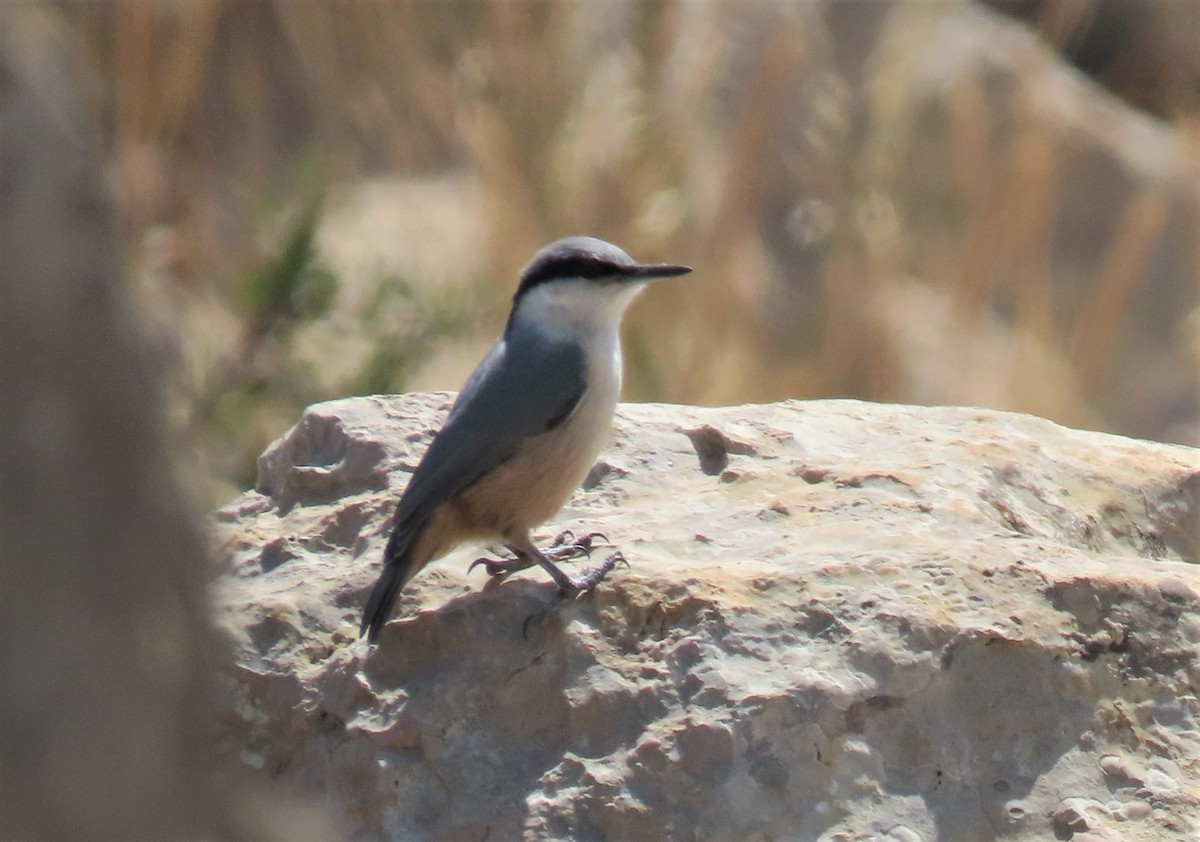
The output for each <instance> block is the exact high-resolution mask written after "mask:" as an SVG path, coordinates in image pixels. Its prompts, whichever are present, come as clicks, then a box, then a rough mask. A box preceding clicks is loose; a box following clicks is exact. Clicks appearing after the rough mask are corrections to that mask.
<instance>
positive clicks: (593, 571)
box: [558, 550, 629, 599]
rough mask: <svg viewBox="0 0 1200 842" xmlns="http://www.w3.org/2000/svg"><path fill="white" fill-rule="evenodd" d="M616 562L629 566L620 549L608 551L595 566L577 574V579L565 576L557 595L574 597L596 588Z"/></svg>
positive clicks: (566, 597) (568, 597)
mask: <svg viewBox="0 0 1200 842" xmlns="http://www.w3.org/2000/svg"><path fill="white" fill-rule="evenodd" d="M618 564H624V565H625V566H626V567H628V566H629V561H628V560H627V559H626V558H625V554H624V553H622V552H621V551H620V550H617V551H616V552H614V553H609V555H608V557H607V558H605V559H604V561H602V562H601V563H600V564H597V565H596V566H595V567H589V568H587V569H586V570H584V571H583V572H582V573H581V574H579V578H578V579H571V578H567V579H566V582H565V583H564V584H563V585H561V586H560V587H559V589H558V593H559V596H561V597H563V598H564V599H574V598H575V597H577V596H579V595H580V594H583V593H588V592H589V591H592V590H594V589H595V588H596V586H597V585H599V584H600V583H601V582H603V581H604V577H606V576H607V575H608V574H609V573H611V572H612V571H613V568H615V567H616V566H617V565H618Z"/></svg>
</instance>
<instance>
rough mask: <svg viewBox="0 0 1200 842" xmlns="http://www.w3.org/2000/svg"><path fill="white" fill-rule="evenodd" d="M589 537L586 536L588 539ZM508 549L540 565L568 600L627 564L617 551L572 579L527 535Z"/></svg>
mask: <svg viewBox="0 0 1200 842" xmlns="http://www.w3.org/2000/svg"><path fill="white" fill-rule="evenodd" d="M591 537H592V536H588V538H591ZM601 537H603V536H601ZM589 546H590V541H589ZM509 549H511V550H512V551H513V552H514V553H516V554H517V555H518V557H524V558H532V559H533V561H534V562H536V563H537V564H540V565H541V566H542V568H543V569H544V570H545V571H546V572H547V573H549V574H550V578H551V579H553V580H554V584H556V585H558V592H559V594H560V595H562V596H564V597H566V598H568V599H570V598H572V597H575V596H578V595H579V594H581V593H586V592H587V591H590V590H592V589H593V588H595V587H596V585H598V584H600V583H601V582H602V581H604V577H605V576H607V575H608V574H609V573H611V572H612V569H613V568H614V567H616V566H617V565H618V564H621V563H628V562H625V556H623V555H622V554H621V552H620V551H619V550H618V551H617V552H613V553H610V554H609V555H608V557H607V558H605V559H604V561H602V562H601V563H600V564H598V565H596V566H595V567H589V568H587V569H586V570H584V571H583V572H582V573H580V574H579V576H577V577H573V576H571V575H570V574H569V573H567V572H565V571H564V570H563V569H562V568H560V567H559V566H558V565H557V564H555V563H554V560H553V559H551V558H550V557H548V556H547V555H546V553H543V552H542V551H541V550H539V549H538V548H537V547H536V546H535V545H534V543H533V542H532V541H530V540H529V536H528V535H526V536H524V537H523V539H522V540H521V541H519V542H517V541H514V542H513V543H512V544H510V545H509Z"/></svg>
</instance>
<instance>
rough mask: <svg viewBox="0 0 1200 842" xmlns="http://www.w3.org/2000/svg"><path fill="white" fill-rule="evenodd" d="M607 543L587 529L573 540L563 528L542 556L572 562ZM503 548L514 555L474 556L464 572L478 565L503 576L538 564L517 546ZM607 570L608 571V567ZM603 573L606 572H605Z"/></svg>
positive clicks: (601, 534) (599, 534) (589, 554)
mask: <svg viewBox="0 0 1200 842" xmlns="http://www.w3.org/2000/svg"><path fill="white" fill-rule="evenodd" d="M611 546H612V544H609V543H608V538H607V537H606V536H605V535H604V533H602V532H591V533H589V534H587V535H584V536H583V537H582V538H579V539H578V540H576V538H575V533H574V532H572V531H571V530H569V529H567V530H564V531H563V532H560V533H559V534H558V535H556V536H555V538H554V543H552V544H551V545H550V548H549V549H547V550H544V551H543V552H542V555H544V556H545V557H546V558H547V559H549V560H550V561H551V562H555V563H562V562H564V561H574V560H575V559H579V558H585V557H586V558H591V555H592V551H593V550H595V549H596V548H597V547H611ZM505 549H507V550H508V551H509V552H510V553H512V554H513V556H514V558H487V557H484V558H477V559H475V560H474V561H472V562H471V566H470V567H468V568H467V572H468V573H470V572H471V571H472V570H474V569H475V568H476V567H478V566H479V565H481V564H482V565H483V569H484V570H486V571H487V572H488V575H489V576H495V577H500V578H502V579H504V578H508V577H509V576H511V575H512V574H513V573H516V572H517V571H519V570H526V569H528V568H530V567H533V566H534V565H535V564H540V563H541V562H540V561H539V560H538V559H537V558H535V557H533V556H531V555H529V553H527V552H524V551H522V550H521V549H520V548H518V547H515V546H512V545H509V546H507V547H506V548H505ZM601 566H603V565H601ZM609 569H610V570H611V569H612V568H609ZM605 572H606V573H607V571H605ZM585 575H586V571H585ZM601 578H603V577H601Z"/></svg>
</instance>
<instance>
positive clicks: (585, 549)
mask: <svg viewBox="0 0 1200 842" xmlns="http://www.w3.org/2000/svg"><path fill="white" fill-rule="evenodd" d="M602 546H604V547H611V546H612V544H610V543H608V536H607V535H605V534H604V533H603V532H589V533H588V534H587V535H584V536H583V537H582V538H579V539H576V538H575V533H573V532H571V530H569V529H568V530H566V531H565V532H562V533H560V534H559V535H558V536H557V537H556V538H555V539H554V543H553V544H551V545H550V549H548V550H546V552H545V555H546V556H547V557H549V558H550V559H552V560H554V561H570V560H571V559H575V558H580V557H586V558H591V557H592V551H593V550H595V549H596V548H597V547H602Z"/></svg>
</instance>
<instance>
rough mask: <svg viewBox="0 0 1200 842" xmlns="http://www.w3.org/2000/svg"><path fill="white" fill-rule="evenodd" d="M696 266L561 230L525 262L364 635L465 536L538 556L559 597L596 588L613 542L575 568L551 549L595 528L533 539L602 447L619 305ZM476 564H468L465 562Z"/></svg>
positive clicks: (447, 430) (610, 404) (429, 453)
mask: <svg viewBox="0 0 1200 842" xmlns="http://www.w3.org/2000/svg"><path fill="white" fill-rule="evenodd" d="M691 271H692V270H691V267H689V266H680V265H675V264H667V263H638V262H637V261H635V260H634V259H633V258H632V257H630V256H629V255H628V254H626V253H625V252H624V251H622V250H621V249H620V248H618V247H617V246H615V245H613V244H612V243H608V242H605V241H604V240H599V239H596V238H594V237H567V238H565V239H561V240H557V241H555V242H553V243H551V244H550V245H548V246H546V247H544V248H543V249H541V250H540V251H539V252H537V254H536V255H534V257H533V259H532V260H531V261H530V263H529V264H528V266H526V267H525V269H524V271H522V273H521V277H520V283H519V285H518V286H517V290H516V293H515V294H514V295H513V300H512V307H511V309H510V311H509V315H508V321H507V322H506V324H505V327H504V332H503V334H502V335H501V337H500V339H499V340H497V342H496V343H495V344H494V345H493V346H492V348H491V350H490V351H489V352H488V353H487V355H486V356H485V357H484V358H483V360H482V361H481V362H480V363H479V365H478V366H477V367H476V368H475V370H474V372H473V373H472V374H471V376H470V377H469V378H468V379H467V382H466V384H465V385H464V386H463V388H462V391H461V392H460V393H459V394H458V397H457V398H456V400H455V401H454V403H453V405H452V406H451V409H450V414H449V415H448V416H447V418H446V421H445V423H444V424H443V426H442V428H441V429H440V430H439V431H438V433H437V434H436V435H435V436H434V438H433V441H432V442H431V443H430V445H429V447H428V449H427V450H426V451H425V454H424V456H423V457H422V458H421V461H420V462H419V463H418V464H417V467H416V469H415V470H414V471H413V474H412V477H411V478H410V480H409V482H408V485H407V486H406V487H405V489H404V492H403V493H402V495H401V497H400V500H399V502H398V503H397V505H396V513H395V517H394V519H393V525H392V531H391V535H390V537H389V539H388V542H387V546H386V548H385V550H384V554H383V571H382V573H380V575H379V579H378V581H376V583H375V586H374V588H373V589H372V590H371V593H370V596H369V597H368V598H367V603H366V606H365V608H364V611H363V618H362V625H361V627H360V629H359V637H362V636H363V635H366V636H367V639H368V642H369V643H374V642H376V639H377V638H378V636H379V633H380V631H381V630H382V629H383V627H384V625H385V623H386V622H387V620H388V618H389V616H390V614H391V612H392V608H393V606H394V604H395V602H396V599H397V596H398V595H399V593H400V591H401V590H402V589H403V588H404V586H405V585H407V584H408V583H409V582H410V581H411V580H412V578H413V577H414V576H416V575H417V573H418V572H420V570H421V569H422V568H423V567H425V565H427V564H428V563H429V562H431V561H434V560H435V559H438V558H441V557H442V556H444V555H446V554H447V553H449V552H450V551H451V550H453V549H455V548H456V547H458V546H460V545H461V544H463V543H466V542H469V541H473V542H476V543H483V542H492V543H495V542H497V541H498V542H499V543H502V544H503V545H504V546H505V547H506V548H507V549H508V550H509V552H510V553H512V555H513V558H512V559H508V560H505V559H477V560H476V562H475V564H478V563H483V564H485V565H486V568H487V572H488V573H489V574H491V575H493V576H495V577H501V578H503V577H505V576H507V575H509V574H511V573H513V572H515V571H517V570H523V569H525V568H528V567H533V566H535V565H540V566H541V567H542V568H543V569H545V571H546V572H547V573H548V574H549V575H550V577H551V578H552V579H553V580H554V583H555V584H556V585H557V586H558V592H559V594H560V595H561V596H563V597H573V596H577V595H578V594H580V593H583V592H586V591H590V590H592V589H593V588H595V587H596V586H597V585H598V584H599V583H600V582H601V581H602V580H603V579H604V577H605V576H606V575H607V574H608V573H609V572H611V570H612V569H613V567H614V566H615V565H616V564H617V563H619V562H622V561H624V557H623V556H622V555H621V554H620V552H619V551H618V552H615V553H613V554H612V555H610V556H609V557H608V558H606V559H605V560H604V562H603V563H602V564H600V565H598V566H596V567H595V568H590V569H587V570H584V571H582V572H581V573H580V574H579V575H578V576H577V577H573V576H571V575H570V574H568V573H567V572H565V571H564V570H562V569H561V568H560V567H559V566H558V565H557V564H556V563H555V562H556V560H563V559H566V558H571V557H576V556H580V555H590V552H591V549H592V546H591V544H592V540H593V539H595V538H597V537H603V536H601V535H599V533H593V534H592V535H589V536H585V537H584V538H583V539H581V540H579V541H574V542H568V540H567V539H568V538H570V537H573V536H571V535H570V533H563V534H562V535H560V536H559V537H558V539H556V540H555V543H554V545H553V546H552V547H551V548H550V549H548V550H540V549H539V548H538V547H537V546H536V544H535V543H534V542H533V540H532V538H531V537H530V532H531V530H533V529H535V528H537V527H539V526H541V525H542V524H544V523H546V522H547V521H549V520H550V519H551V518H553V517H554V515H555V514H557V513H558V511H559V509H561V508H562V506H563V504H565V503H566V501H567V499H568V498H569V497H570V496H571V494H572V493H573V492H574V491H575V489H576V488H578V487H579V485H580V484H581V483H582V482H583V480H584V478H585V477H586V476H587V473H588V471H589V470H590V469H591V467H592V464H593V463H594V462H595V460H596V457H597V456H598V455H599V452H600V448H601V446H602V445H603V443H604V441H605V439H606V438H607V435H608V433H609V430H610V429H611V427H612V418H613V413H614V412H615V411H616V406H617V400H618V398H619V397H620V392H621V376H622V359H621V337H620V327H621V318H622V316H623V315H624V313H625V310H626V309H627V308H628V306H629V305H630V303H632V302H633V300H634V299H635V298H636V297H637V296H638V294H639V293H641V291H642V290H643V289H644V288H645V287H646V286H647V285H648V284H649V283H651V282H653V281H656V280H660V279H665V278H674V277H678V276H680V275H685V274H687V273H689V272H691ZM475 564H472V565H471V568H468V572H469V571H470V569H473V568H474V566H475Z"/></svg>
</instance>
